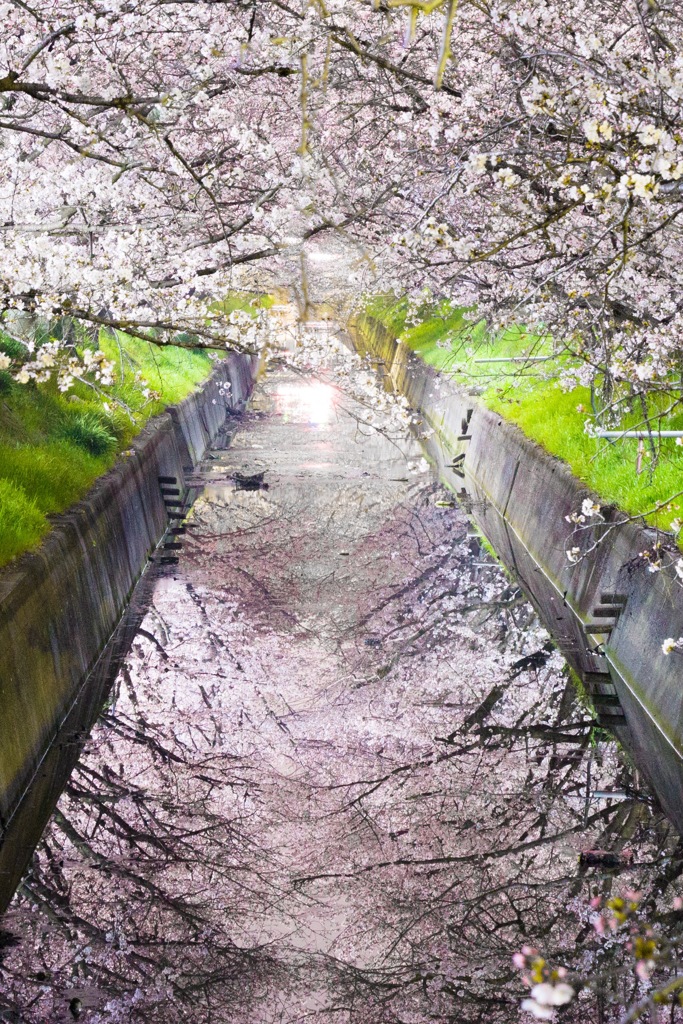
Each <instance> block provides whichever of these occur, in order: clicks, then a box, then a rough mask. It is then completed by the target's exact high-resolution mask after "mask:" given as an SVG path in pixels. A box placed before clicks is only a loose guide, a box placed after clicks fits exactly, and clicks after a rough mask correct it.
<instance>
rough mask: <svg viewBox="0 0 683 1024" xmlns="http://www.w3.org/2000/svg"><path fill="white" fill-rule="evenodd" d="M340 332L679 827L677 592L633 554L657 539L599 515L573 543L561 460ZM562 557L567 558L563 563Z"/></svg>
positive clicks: (425, 369)
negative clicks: (415, 432) (405, 419)
mask: <svg viewBox="0 0 683 1024" xmlns="http://www.w3.org/2000/svg"><path fill="white" fill-rule="evenodd" d="M350 333H351V337H352V339H353V342H354V345H355V347H356V349H357V350H358V351H359V352H361V353H363V354H369V355H370V356H371V357H372V358H373V359H374V361H375V362H376V363H377V364H378V365H379V366H380V367H381V369H382V370H383V372H384V373H385V374H386V375H387V377H388V379H389V380H390V382H391V386H392V387H393V388H394V389H395V390H396V391H397V392H399V393H400V394H402V395H404V396H405V397H406V399H407V400H408V402H409V404H410V406H411V407H412V408H413V409H415V410H417V411H419V412H420V413H421V415H422V416H423V417H424V419H425V421H426V423H428V424H429V426H430V428H432V429H433V431H434V433H433V435H432V436H431V437H430V438H429V440H428V441H426V445H427V448H428V450H429V453H430V456H431V458H432V459H433V461H434V463H435V465H436V466H437V468H438V471H439V474H440V476H441V478H442V479H443V480H444V481H445V482H446V483H447V485H448V486H449V487H450V488H451V489H452V490H454V491H455V492H456V493H457V494H458V495H459V497H460V500H461V501H462V502H463V503H464V505H465V507H466V508H467V509H468V510H469V511H470V512H471V515H472V517H473V518H474V520H475V522H476V523H477V526H478V527H479V528H480V529H481V531H482V533H483V534H484V536H485V537H486V538H487V540H488V541H489V542H490V543H491V545H492V546H493V547H494V549H495V550H496V552H497V553H498V555H499V556H500V558H501V561H502V562H503V564H504V565H505V566H506V567H507V569H508V570H509V571H510V572H511V574H512V575H513V576H514V577H515V578H516V579H517V580H519V582H520V583H521V585H522V586H523V588H524V590H525V592H526V593H527V595H528V596H529V598H530V599H531V600H532V602H533V603H534V605H535V606H536V608H537V609H538V611H539V613H540V615H541V617H542V619H543V621H544V622H545V624H546V625H547V627H548V629H549V630H550V631H551V634H552V636H553V638H554V639H555V641H556V643H557V645H558V647H559V649H560V650H561V651H562V653H563V655H564V656H565V658H566V659H567V661H568V662H569V664H570V665H571V666H572V668H573V669H574V671H575V672H576V673H577V674H578V676H579V677H580V679H581V680H582V682H583V685H584V686H585V688H586V690H587V691H588V693H590V694H591V696H592V700H593V702H594V704H595V706H596V709H597V711H598V714H599V718H600V721H601V722H602V723H604V724H607V725H608V726H609V728H611V729H612V730H613V731H614V732H615V734H616V735H617V736H618V738H619V739H620V740H621V741H622V742H623V743H624V745H625V746H626V748H627V749H628V750H629V751H630V752H631V753H632V754H633V756H634V758H635V761H636V763H637V764H638V766H639V768H640V769H641V770H642V771H643V773H644V774H645V777H646V778H647V779H648V781H649V783H650V785H651V786H652V788H653V790H654V792H655V793H656V794H657V796H658V797H659V799H660V800H661V802H662V805H663V807H664V808H665V810H666V812H667V814H668V815H669V816H670V817H671V819H672V820H673V821H674V822H675V823H676V825H677V827H678V828H679V830H681V829H683V686H681V672H682V670H681V655H680V654H678V653H674V654H671V655H668V656H667V655H666V654H664V652H663V650H662V643H663V642H664V641H665V640H666V639H667V638H669V637H674V638H676V637H679V636H681V635H683V590H681V587H680V586H679V583H678V581H677V579H676V574H675V572H674V571H673V570H671V569H669V570H666V569H665V570H663V571H660V572H654V573H653V572H651V571H650V570H649V561H650V560H648V559H647V558H646V557H644V556H643V553H644V552H648V551H649V552H651V553H652V552H653V551H654V545H655V544H657V543H658V542H660V543H661V542H663V543H664V544H665V543H666V538H663V537H662V535H659V536H658V535H657V534H656V533H655V531H653V530H651V529H648V528H645V527H643V526H642V525H640V524H638V523H637V522H628V523H624V524H620V520H621V519H622V518H623V517H622V516H621V515H620V514H619V513H618V512H617V510H613V509H603V514H604V518H605V523H597V524H596V525H595V527H593V528H591V529H584V530H581V531H580V533H579V534H577V532H576V531H575V528H574V524H572V523H570V522H569V521H568V517H570V516H572V515H575V514H576V513H577V512H578V511H580V510H581V506H582V503H583V501H584V499H586V498H590V499H591V500H593V498H594V496H593V495H592V494H591V492H590V491H589V490H588V489H587V488H586V487H585V486H584V485H582V484H581V482H580V481H579V480H577V479H576V478H575V477H574V476H573V475H572V474H571V472H570V471H569V469H568V468H567V466H566V465H565V464H564V463H562V462H561V460H559V459H557V458H554V457H553V456H551V455H549V454H548V453H547V452H546V451H544V450H543V449H542V448H541V447H540V446H539V445H537V444H535V443H534V442H533V441H531V440H529V439H528V438H527V437H525V435H524V434H523V433H522V432H521V431H520V430H519V429H518V428H517V427H515V426H514V425H512V424H510V423H508V422H507V421H505V420H504V419H502V418H501V416H500V415H498V414H496V413H494V412H492V411H491V410H489V409H487V408H486V407H485V406H483V405H482V404H480V403H478V402H477V401H476V399H473V398H472V397H471V396H468V395H466V394H463V393H462V392H460V391H459V390H458V389H457V387H455V386H454V385H453V384H452V383H451V382H450V381H449V380H448V378H447V377H446V376H444V375H440V374H439V373H437V372H436V371H435V370H433V369H432V368H431V367H429V366H427V365H426V364H425V363H424V362H423V361H422V360H421V359H420V358H419V357H418V356H417V355H416V354H415V353H413V352H411V351H410V350H409V349H408V348H407V347H406V346H404V345H402V344H401V343H400V342H399V341H398V340H397V339H396V338H395V337H394V336H393V335H392V334H391V332H390V331H389V330H388V329H387V328H386V327H385V326H384V325H382V324H380V323H379V322H378V321H377V320H374V319H373V318H371V317H369V316H367V315H361V316H358V317H357V318H355V319H354V320H353V321H352V323H351V324H350ZM575 546H580V557H578V558H577V560H576V561H575V562H571V561H570V560H569V558H568V557H567V552H568V551H569V550H570V549H572V548H573V547H575ZM662 550H664V549H662ZM671 557H672V559H675V558H677V557H678V552H677V550H676V548H675V547H674V546H673V544H672V550H671Z"/></svg>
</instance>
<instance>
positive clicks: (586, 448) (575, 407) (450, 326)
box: [366, 296, 683, 530]
mask: <svg viewBox="0 0 683 1024" xmlns="http://www.w3.org/2000/svg"><path fill="white" fill-rule="evenodd" d="M366 311H367V313H368V314H369V315H370V316H372V317H374V318H375V319H377V320H379V321H380V322H381V323H383V324H384V325H385V326H386V327H388V328H390V329H391V330H392V332H393V333H395V334H396V335H397V336H398V337H400V338H401V340H402V341H403V342H404V343H405V344H406V345H408V346H409V347H410V348H411V349H412V350H413V351H414V352H416V353H418V354H419V355H420V357H421V358H422V359H424V360H425V362H427V363H429V365H430V366H433V367H435V368H436V369H438V370H440V371H441V372H443V373H444V374H446V375H448V376H449V377H450V378H451V379H453V380H454V382H455V383H457V384H458V385H460V386H461V387H462V388H463V389H464V390H467V391H470V392H473V393H475V394H477V395H478V397H479V398H480V400H481V401H482V402H483V403H484V404H485V405H487V406H488V407H489V408H490V409H493V410H495V411H496V412H499V413H500V414H501V415H503V416H504V417H505V418H506V419H508V420H510V421H511V422H513V423H516V424H517V425H518V426H519V427H520V428H521V429H522V430H523V431H524V433H525V434H526V435H527V436H528V437H530V438H532V439H533V440H534V441H536V442H538V444H540V445H542V446H543V447H544V448H545V449H546V450H547V451H548V452H550V453H551V454H553V455H557V456H559V457H560V458H561V459H563V460H564V461H565V462H566V463H567V464H568V465H569V466H570V468H571V470H572V472H573V473H574V474H575V476H577V477H578V478H579V479H580V480H582V481H583V482H584V483H585V484H587V486H588V487H590V488H591V489H592V490H593V491H595V492H596V494H598V495H599V496H600V497H601V499H602V503H603V504H615V505H618V506H619V508H621V509H623V510H624V511H625V512H627V513H629V514H630V515H642V514H646V517H647V519H648V521H649V522H650V523H651V524H652V525H654V526H657V527H658V528H659V529H662V530H668V529H670V528H671V523H672V521H673V520H675V519H683V513H682V512H681V509H682V508H683V495H682V496H681V497H679V498H673V500H671V499H672V496H673V495H676V494H677V492H678V491H681V490H683V447H680V446H678V445H676V443H675V440H674V439H662V440H661V442H659V444H658V447H659V459H658V463H657V466H656V468H655V470H654V472H652V473H650V455H649V452H647V450H646V452H645V455H644V458H643V460H642V472H641V473H637V472H636V460H637V454H638V441H637V440H629V439H622V440H617V441H616V442H614V443H610V442H609V441H606V440H605V439H598V438H594V437H591V436H590V435H589V434H587V433H586V431H585V429H584V428H585V423H586V420H588V419H591V418H592V417H591V414H592V408H591V395H590V391H589V389H588V388H585V387H576V388H574V389H573V390H572V391H568V392H564V391H562V390H561V388H560V387H559V386H558V383H557V381H558V376H559V373H560V371H561V370H562V369H564V368H567V367H569V366H570V362H569V358H568V357H567V356H566V355H560V356H558V357H552V342H551V339H550V338H548V337H545V338H544V337H539V336H537V335H533V334H530V333H527V332H526V331H525V330H524V328H522V327H515V328H511V329H509V330H507V331H505V332H503V333H502V334H501V335H499V336H497V337H495V338H493V337H491V336H490V335H489V334H488V333H487V331H486V329H485V328H484V326H483V325H482V324H477V325H476V326H473V325H472V324H471V323H469V322H467V321H466V320H465V319H464V313H465V311H464V310H462V309H454V308H453V307H452V306H450V305H449V304H448V303H440V304H438V305H437V306H431V307H425V308H424V309H422V310H421V311H420V313H419V315H418V318H417V319H418V320H419V323H417V324H413V323H409V322H408V314H409V309H408V303H407V301H405V300H399V301H398V302H397V301H396V300H395V299H394V298H391V299H388V298H386V297H382V296H380V297H375V298H373V299H371V300H370V301H369V302H368V303H367V305H366ZM522 355H524V356H530V355H533V356H551V358H550V359H548V360H547V361H544V362H530V363H528V364H520V363H519V362H517V363H513V362H507V363H486V362H481V361H479V360H484V359H486V358H491V357H498V358H500V357H512V356H516V357H519V356H522ZM624 397H625V402H624V404H623V405H622V407H621V408H622V410H623V415H622V416H621V418H620V420H619V424H618V429H620V430H623V429H628V428H632V429H639V430H643V429H645V428H644V426H643V422H642V419H643V417H642V413H641V411H640V406H639V405H638V404H637V403H634V405H635V408H632V409H631V410H630V411H627V408H628V405H629V402H628V395H627V394H626V392H624ZM661 401H662V405H661V406H660V408H664V400H663V399H662V400H661ZM667 404H669V403H667ZM649 412H650V414H651V415H653V414H656V410H655V409H654V407H653V405H652V404H651V405H650V409H649ZM655 429H662V430H664V429H666V430H683V406H681V407H680V408H679V411H678V412H677V414H676V415H668V416H666V417H662V418H661V419H659V420H657V422H656V427H655ZM658 506H663V507H662V508H660V510H659V511H658V512H652V511H651V510H652V509H656V508H657V507H658Z"/></svg>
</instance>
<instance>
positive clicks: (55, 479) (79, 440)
mask: <svg viewBox="0 0 683 1024" xmlns="http://www.w3.org/2000/svg"><path fill="white" fill-rule="evenodd" d="M226 304H227V309H228V311H229V310H230V309H233V308H242V309H249V308H250V307H249V304H248V299H247V298H245V297H236V298H230V299H229V300H226ZM262 304H263V305H267V301H263V302H262ZM99 346H100V348H101V349H102V350H103V351H104V352H105V354H106V355H107V357H108V358H109V359H111V360H112V361H113V362H114V364H115V367H116V371H115V383H114V386H113V387H111V388H107V389H105V390H106V392H107V395H106V396H105V398H104V403H103V400H102V398H99V397H97V396H96V395H95V394H94V392H93V390H92V389H91V388H90V387H89V386H88V385H87V384H84V383H82V382H76V383H75V384H74V386H73V388H72V389H71V390H70V391H69V392H68V393H67V394H60V392H59V391H58V389H57V386H56V383H55V382H54V381H53V382H51V383H49V384H42V385H35V384H17V383H15V382H14V381H13V380H12V378H11V375H10V374H9V373H8V372H6V371H0V566H2V565H5V564H6V563H7V562H9V561H10V560H11V559H12V558H14V557H16V556H17V555H19V554H21V553H22V552H24V551H26V550H29V549H30V548H32V547H35V546H36V545H37V544H38V543H39V542H40V541H41V539H42V538H43V537H44V535H45V534H46V533H47V531H48V530H49V528H50V522H49V518H48V517H49V516H50V515H54V514H56V513H59V512H63V511H64V510H65V509H67V508H68V507H69V506H70V505H72V504H73V503H74V502H75V501H78V500H79V498H82V497H83V495H84V494H85V493H86V492H87V491H88V489H89V488H90V487H91V486H92V484H93V483H94V481H95V480H96V479H97V477H98V476H100V475H101V474H102V473H104V472H106V471H107V470H108V469H109V468H110V467H111V466H112V465H113V464H114V462H115V461H116V458H117V456H118V455H119V453H120V452H122V451H124V450H126V449H127V448H129V447H130V443H131V441H132V439H133V438H134V437H135V435H136V434H137V433H139V431H140V430H141V429H142V427H143V426H144V425H145V423H146V422H147V421H148V420H149V419H150V417H152V416H155V415H157V414H158V413H160V412H162V411H163V410H164V409H165V408H166V406H168V405H173V404H174V403H176V402H180V401H182V399H183V398H186V397H187V395H189V394H190V392H192V391H193V390H194V389H195V388H196V387H197V386H198V385H199V384H200V383H201V382H202V381H203V380H205V379H206V377H208V375H209V374H210V373H211V370H212V368H213V366H214V360H213V359H212V358H211V356H210V355H209V353H208V352H207V351H204V350H201V349H192V350H189V349H181V348H174V347H170V346H169V347H164V348H161V347H158V346H155V345H151V344H149V343H148V342H144V341H141V340H140V339H137V338H130V337H128V336H125V335H121V334H118V335H116V336H114V335H111V334H108V335H107V334H105V333H104V332H102V333H101V335H100V339H99ZM79 347H80V346H79ZM5 350H6V351H7V353H8V354H9V355H14V354H15V353H14V352H13V351H12V342H11V341H10V340H9V339H7V338H6V337H5V338H4V339H3V336H2V332H0V351H5ZM219 354H220V355H224V354H225V353H224V352H221V353H219ZM145 389H147V390H149V391H151V392H155V393H156V395H158V397H155V396H154V395H152V396H151V397H146V396H145V395H144V393H143V391H144V390H145Z"/></svg>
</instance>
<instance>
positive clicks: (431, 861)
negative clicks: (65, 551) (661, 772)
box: [0, 364, 678, 1024]
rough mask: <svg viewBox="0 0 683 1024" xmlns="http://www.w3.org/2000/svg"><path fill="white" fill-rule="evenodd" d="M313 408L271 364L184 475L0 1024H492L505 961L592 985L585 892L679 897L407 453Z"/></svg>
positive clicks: (616, 767)
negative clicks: (186, 495)
mask: <svg viewBox="0 0 683 1024" xmlns="http://www.w3.org/2000/svg"><path fill="white" fill-rule="evenodd" d="M351 376H353V374H351ZM336 385H337V378H335V379H334V380H332V381H330V380H329V379H327V378H326V376H325V373H324V371H323V372H321V374H320V375H318V376H315V377H314V376H312V375H310V374H308V375H307V374H303V373H301V372H298V371H296V370H293V369H291V368H287V367H285V366H283V365H280V364H274V365H273V366H272V367H271V368H270V370H269V372H268V374H267V375H266V376H265V377H264V378H263V379H262V380H261V382H260V383H259V384H258V385H257V388H256V391H255V394H254V397H253V400H252V402H251V405H250V408H249V410H248V412H247V413H246V415H245V416H244V418H243V419H242V420H241V421H235V422H234V424H233V427H232V433H233V434H234V436H233V437H232V442H231V444H230V445H229V446H227V447H223V448H221V449H219V450H213V451H212V452H210V453H209V456H208V458H206V459H205V460H204V462H203V463H202V465H201V466H200V467H199V469H198V471H197V473H196V474H195V478H194V479H193V485H194V487H195V488H196V494H197V498H196V501H195V503H194V506H193V509H192V512H191V515H190V518H189V520H188V529H187V533H186V534H185V535H184V539H183V547H182V550H181V551H180V552H179V554H178V562H177V564H169V565H165V566H163V567H159V568H158V569H157V570H156V571H155V574H154V575H153V577H151V578H150V579H148V580H147V582H146V584H145V598H144V600H145V607H144V610H143V613H142V614H141V615H140V623H139V625H138V626H136V630H137V631H136V635H135V638H134V640H133V643H132V646H131V647H130V650H129V651H128V653H127V654H126V656H125V659H124V660H123V663H122V664H121V667H120V672H119V673H118V676H117V679H116V682H115V684H114V687H113V689H112V691H111V694H110V695H109V697H108V699H107V703H106V706H105V708H104V710H103V712H102V714H101V716H100V719H99V721H98V723H97V725H96V727H95V728H94V730H93V732H92V735H91V737H90V739H89V741H88V742H87V744H86V747H85V749H84V751H83V754H82V756H81V758H80V761H79V763H78V765H77V766H76V768H75V769H74V771H73V773H72V774H71V776H70V778H69V781H68V783H67V784H66V788H65V790H64V792H63V795H62V797H61V800H60V802H59V805H58V808H57V810H56V812H55V814H54V815H53V817H52V820H51V822H50V824H49V827H48V829H47V830H46V832H45V834H44V836H43V838H42V841H41V842H40V844H39V846H38V848H37V850H36V853H35V855H34V858H33V863H32V867H31V871H30V873H29V875H28V876H27V878H26V879H25V881H24V883H23V884H22V886H21V888H20V890H19V892H18V894H17V896H16V898H15V900H14V902H13V904H12V907H11V909H10V911H9V913H8V914H7V916H6V918H5V919H4V922H3V928H4V929H5V931H4V932H3V933H2V941H3V942H4V947H3V948H2V950H1V952H2V954H3V974H2V975H0V978H1V979H2V980H1V985H2V989H1V994H0V1008H2V1009H3V1011H4V1016H2V1019H4V1020H8V1021H9V1020H12V1021H25V1022H27V1024H33V1022H36V1024H37V1022H43V1021H50V1022H57V1021H67V1020H73V1019H77V1018H79V1017H80V1018H81V1019H83V1020H87V1021H97V1022H103V1024H104V1022H111V1024H114V1022H120V1024H128V1022H137V1021H145V1022H159V1024H161V1022H164V1024H175V1022H176V1021H178V1022H180V1021H193V1022H201V1024H203V1022H216V1024H218V1022H222V1024H271V1022H272V1024H275V1022H280V1024H294V1022H300V1021H304V1020H306V1021H309V1020H310V1021H320V1022H324V1024H327V1022H338V1024H346V1022H348V1024H361V1022H362V1024H380V1022H381V1024H390V1022H396V1024H398V1022H405V1024H408V1022H416V1024H419V1022H423V1021H428V1020H437V1021H450V1020H453V1021H456V1020H457V1021H458V1022H463V1024H468V1022H470V1021H471V1022H474V1021H483V1020H486V1021H487V1022H498V1021H500V1022H503V1021H511V1020H514V1019H516V1017H517V1014H518V1006H519V1000H520V998H521V996H522V987H521V985H520V982H519V979H518V972H517V971H516V970H515V968H514V967H513V966H512V956H513V954H514V953H515V952H517V951H519V949H520V948H521V947H522V945H524V944H527V945H532V946H537V947H539V948H542V949H543V950H544V951H546V952H547V953H548V956H549V958H554V959H555V960H556V961H558V962H569V961H570V960H573V962H575V963H578V962H579V961H582V962H584V963H588V962H590V960H591V957H594V956H595V955H596V954H595V944H596V941H597V940H596V936H595V933H594V930H593V928H592V927H591V925H590V923H589V918H590V909H589V907H588V903H589V900H590V899H591V898H592V897H593V896H595V895H596V894H609V893H610V892H613V891H614V892H616V891H621V889H622V888H624V887H629V886H631V887H637V888H639V889H640V890H641V891H643V892H649V891H652V892H654V891H656V892H658V893H661V892H663V891H664V890H665V889H666V886H667V885H669V884H670V882H671V881H672V880H673V878H675V875H676V874H677V870H676V871H672V869H671V864H672V863H673V861H672V855H673V853H674V852H675V851H676V848H677V846H676V844H677V842H678V839H677V836H676V834H675V833H674V832H673V830H672V828H671V826H670V825H669V824H668V823H667V821H666V819H665V818H664V816H663V815H662V814H661V812H660V811H659V810H658V809H657V807H656V806H655V804H654V803H653V801H652V799H651V797H650V795H649V794H648V792H647V791H645V790H644V789H643V788H642V786H641V784H640V781H639V779H638V777H637V774H636V773H634V771H633V770H632V768H631V767H630V766H629V764H628V763H627V761H626V760H625V759H624V758H623V757H622V756H621V754H620V753H619V751H618V749H617V746H616V744H615V743H614V742H613V741H612V739H611V737H610V736H609V734H608V733H606V732H604V731H603V730H601V729H599V728H598V727H597V726H596V722H595V720H594V717H593V715H592V713H591V711H590V710H589V708H588V706H587V705H586V704H585V703H582V702H581V700H580V699H579V698H578V696H577V693H576V691H575V689H574V686H573V684H572V682H571V680H570V679H569V677H568V674H567V671H566V669H565V666H564V663H563V661H562V659H561V657H560V656H559V654H558V653H557V652H556V651H555V650H554V648H553V646H552V644H551V643H550V640H549V637H548V635H547V633H546V632H545V631H544V629H543V628H542V627H541V625H540V623H539V622H538V619H537V617H536V615H535V613H534V611H533V609H532V608H531V607H530V606H529V604H528V603H527V602H526V600H525V599H524V597H523V595H522V593H521V592H520V590H519V588H518V587H517V586H516V584H515V583H514V582H513V581H511V580H510V579H509V578H508V577H507V576H506V574H505V572H504V571H503V570H502V569H501V568H500V566H499V565H498V564H497V563H496V562H495V560H494V559H493V558H492V557H491V556H490V555H489V554H488V553H487V552H486V550H485V549H484V548H483V546H482V544H481V542H480V540H479V538H478V537H477V536H476V533H475V532H474V531H473V530H472V528H471V525H470V523H469V521H468V519H467V517H466V515H465V514H464V512H463V511H462V510H461V509H459V508H458V507H457V506H456V505H455V504H454V503H453V501H452V499H451V496H450V495H449V494H448V493H447V492H445V491H444V490H443V489H442V488H441V487H440V486H439V484H438V482H437V481H435V479H434V478H433V476H432V473H431V471H430V468H429V466H428V464H427V462H426V461H425V459H424V458H423V452H422V448H421V447H420V443H419V438H418V437H417V436H416V431H415V430H413V432H412V433H410V432H409V431H407V430H406V429H402V428H400V426H399V425H398V421H397V419H396V418H395V417H394V418H392V417H390V416H387V418H386V422H385V423H384V424H379V426H378V425H377V424H374V425H371V424H370V423H369V416H368V410H367V405H366V403H364V401H363V388H362V386H359V385H358V381H357V380H356V381H355V382H354V381H351V382H350V386H349V387H348V388H347V389H344V390H340V389H339V388H338V387H337V386H336ZM596 849H598V850H602V849H606V850H608V851H610V853H611V854H613V855H614V862H615V863H617V865H618V867H617V869H616V870H615V869H614V868H612V869H611V870H610V871H601V870H600V869H595V868H586V867H585V866H582V865H581V864H580V861H579V858H580V855H581V853H582V852H585V851H588V850H596ZM582 1006H583V1009H581V1007H579V1010H577V1012H579V1016H577V1017H576V1020H579V1019H591V1020H593V1019H598V1017H595V1016H592V1015H591V1013H592V1011H590V1012H589V1016H587V1017H583V1018H582V1017H581V1013H585V1012H586V1004H585V1003H584V1004H582ZM573 1012H574V1011H573V1010H570V1013H573ZM564 1019H566V1020H569V1019H574V1018H573V1017H570V1016H569V1015H566V1016H565V1018H564Z"/></svg>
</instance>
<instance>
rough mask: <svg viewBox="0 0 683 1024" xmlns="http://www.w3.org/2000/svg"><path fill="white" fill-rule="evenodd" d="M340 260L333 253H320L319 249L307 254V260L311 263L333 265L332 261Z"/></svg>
mask: <svg viewBox="0 0 683 1024" xmlns="http://www.w3.org/2000/svg"><path fill="white" fill-rule="evenodd" d="M338 258H339V257H338V256H336V255H335V254H334V253H333V252H320V250H319V249H318V250H315V251H314V252H307V253H306V259H307V260H310V261H311V263H331V262H332V260H336V259H338Z"/></svg>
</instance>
